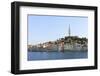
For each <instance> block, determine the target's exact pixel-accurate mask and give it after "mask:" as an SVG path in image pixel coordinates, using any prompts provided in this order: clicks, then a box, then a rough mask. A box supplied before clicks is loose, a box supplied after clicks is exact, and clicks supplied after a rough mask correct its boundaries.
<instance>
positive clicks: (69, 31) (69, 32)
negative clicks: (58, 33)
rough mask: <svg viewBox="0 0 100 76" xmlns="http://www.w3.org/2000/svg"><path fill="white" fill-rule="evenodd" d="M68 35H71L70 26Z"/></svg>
mask: <svg viewBox="0 0 100 76" xmlns="http://www.w3.org/2000/svg"><path fill="white" fill-rule="evenodd" d="M68 34H69V36H70V35H71V30H70V24H69V29H68Z"/></svg>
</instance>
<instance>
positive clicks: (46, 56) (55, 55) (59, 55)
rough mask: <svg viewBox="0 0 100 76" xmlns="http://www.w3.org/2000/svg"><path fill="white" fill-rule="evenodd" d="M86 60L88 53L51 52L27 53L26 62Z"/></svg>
mask: <svg viewBox="0 0 100 76" xmlns="http://www.w3.org/2000/svg"><path fill="white" fill-rule="evenodd" d="M85 58H88V51H77V50H75V51H64V52H58V51H52V52H47V51H43V52H39V51H37V52H36V51H28V54H27V60H28V61H33V60H57V59H85Z"/></svg>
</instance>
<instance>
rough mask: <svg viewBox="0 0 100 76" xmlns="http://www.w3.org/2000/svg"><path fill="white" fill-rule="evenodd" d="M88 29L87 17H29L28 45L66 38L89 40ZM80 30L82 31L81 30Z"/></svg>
mask: <svg viewBox="0 0 100 76" xmlns="http://www.w3.org/2000/svg"><path fill="white" fill-rule="evenodd" d="M47 18H48V20H47ZM76 25H77V26H76ZM79 25H80V26H79ZM73 26H74V27H73ZM75 26H76V27H75ZM87 27H88V18H87V17H78V18H77V17H70V16H68V17H59V16H57V17H55V16H34V15H32V16H29V17H28V45H36V44H39V43H44V42H48V41H55V40H57V39H59V38H63V37H65V36H78V37H86V38H88V36H87V31H88V30H87V29H88V28H87ZM79 28H82V29H81V30H80V29H79Z"/></svg>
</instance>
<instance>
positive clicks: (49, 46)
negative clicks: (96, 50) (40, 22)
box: [28, 27, 88, 52]
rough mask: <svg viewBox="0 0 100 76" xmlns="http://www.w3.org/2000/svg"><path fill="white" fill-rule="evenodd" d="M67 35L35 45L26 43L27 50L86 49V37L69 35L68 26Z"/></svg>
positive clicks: (62, 50)
mask: <svg viewBox="0 0 100 76" xmlns="http://www.w3.org/2000/svg"><path fill="white" fill-rule="evenodd" d="M68 34H69V36H65V37H64V38H59V39H57V40H55V41H48V42H44V43H40V44H37V45H28V51H61V52H64V51H87V50H88V39H87V38H86V37H82V38H80V37H78V36H71V31H70V27H69V30H68Z"/></svg>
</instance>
